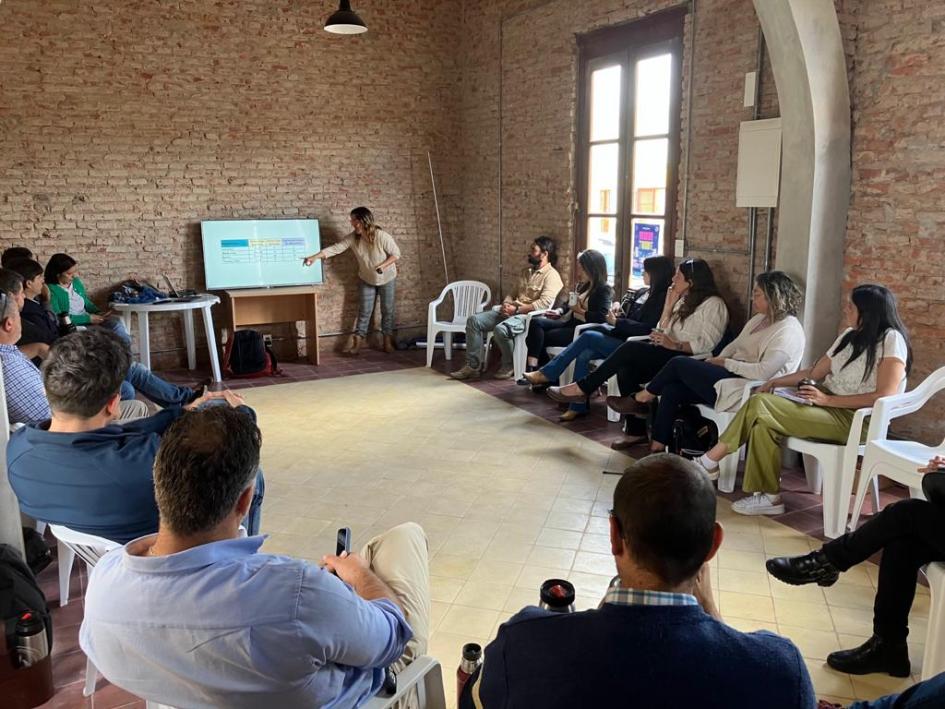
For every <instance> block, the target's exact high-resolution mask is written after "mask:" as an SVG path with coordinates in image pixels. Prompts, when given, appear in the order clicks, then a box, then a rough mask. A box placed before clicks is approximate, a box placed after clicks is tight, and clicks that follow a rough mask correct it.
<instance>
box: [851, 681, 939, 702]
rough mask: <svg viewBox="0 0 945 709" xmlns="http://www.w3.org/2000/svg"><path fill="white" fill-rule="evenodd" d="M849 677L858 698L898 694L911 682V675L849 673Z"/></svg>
mask: <svg viewBox="0 0 945 709" xmlns="http://www.w3.org/2000/svg"><path fill="white" fill-rule="evenodd" d="M850 679H851V680H852V682H853V691H854V692H856V696H857V697H858V698H860V699H878V698H879V697H882V696H885V695H887V694H899V693H900V692H902V691H904V690H906V689H908V688H909V687H911V686H912V684H913V681H912V678H911V677H907V678H904V679H900V678H897V677H890V676H889V675H887V674H871V675H851V676H850ZM943 701H945V700H943Z"/></svg>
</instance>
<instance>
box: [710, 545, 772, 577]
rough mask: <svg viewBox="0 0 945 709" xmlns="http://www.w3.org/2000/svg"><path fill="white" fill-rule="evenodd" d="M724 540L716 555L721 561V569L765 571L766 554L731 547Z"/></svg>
mask: <svg viewBox="0 0 945 709" xmlns="http://www.w3.org/2000/svg"><path fill="white" fill-rule="evenodd" d="M727 541H728V540H724V542H727ZM724 542H723V546H722V548H721V549H720V550H719V553H718V556H717V557H716V558H717V559H718V561H719V568H720V569H734V570H736V571H755V572H758V571H762V572H763V571H764V570H765V555H764V554H763V553H761V552H756V551H742V550H739V549H730V548H728V545H727V544H725V543H724Z"/></svg>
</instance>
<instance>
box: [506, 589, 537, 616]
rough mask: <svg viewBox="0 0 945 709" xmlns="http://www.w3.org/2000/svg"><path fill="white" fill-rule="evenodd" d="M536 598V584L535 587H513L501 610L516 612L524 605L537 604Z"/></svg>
mask: <svg viewBox="0 0 945 709" xmlns="http://www.w3.org/2000/svg"><path fill="white" fill-rule="evenodd" d="M538 600H539V598H538V586H536V587H535V588H519V587H515V588H513V589H512V590H511V592H510V593H509V595H508V597H507V598H506V599H505V606H504V607H503V608H502V610H504V611H509V612H512V613H517V612H518V611H520V610H522V609H523V608H525V607H526V606H537V605H538Z"/></svg>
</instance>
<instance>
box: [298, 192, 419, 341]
mask: <svg viewBox="0 0 945 709" xmlns="http://www.w3.org/2000/svg"><path fill="white" fill-rule="evenodd" d="M351 228H352V229H354V231H352V232H351V233H350V234H348V235H347V236H346V237H345V238H344V239H342V240H341V241H339V242H338V243H337V244H333V245H332V246H329V247H328V248H326V249H322V250H321V251H319V252H318V253H316V254H312V255H311V256H308V257H306V258H305V259H303V260H302V263H303V264H304V265H305V266H311V265H312V264H313V263H315V262H316V261H318V260H319V259H328V258H331V257H332V256H336V255H337V254H340V253H342V252H343V251H347V250H348V249H351V250H352V251H353V252H354V257H355V258H356V259H357V260H358V278H359V279H360V282H359V283H358V287H359V292H360V295H361V301H360V302H361V304H360V309H359V311H358V325H357V327H356V328H355V331H354V335H352V336H351V341H350V342H349V343H348V346H347V347H345V349H344V350H343V352H344V353H345V354H350V355H356V354H358V352H359V351H360V350H361V344H362V343H363V342H364V338H365V337H366V336H367V330H368V325H370V323H371V314H372V313H373V312H374V300H375V298H377V296H378V295H380V297H381V331H382V332H383V333H384V351H385V352H388V353H389V352H393V351H394V349H395V348H394V292H395V288H396V286H395V283H396V279H397V267H396V266H395V265H394V262H395V261H397V259H399V258H400V248H399V247H398V246H397V242H395V241H394V237H392V236H391V235H390V234H388V233H387V232H386V231H384V230H383V229H381V228H379V227H378V226H377V224H375V223H374V215H373V214H372V213H371V210H370V209H368V208H367V207H355V208H354V209H352V210H351Z"/></svg>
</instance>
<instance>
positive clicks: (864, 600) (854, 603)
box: [824, 583, 876, 610]
mask: <svg viewBox="0 0 945 709" xmlns="http://www.w3.org/2000/svg"><path fill="white" fill-rule="evenodd" d="M875 595H876V591H875V590H874V589H873V587H872V586H857V585H855V584H851V585H849V586H845V585H841V584H839V583H838V584H836V585H834V586H830V587H828V588H825V589H824V596H825V597H826V598H827V603H828V604H829V605H831V606H843V607H845V608H863V609H867V610H869V609H871V608H872V607H873V599H874V596H875Z"/></svg>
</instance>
